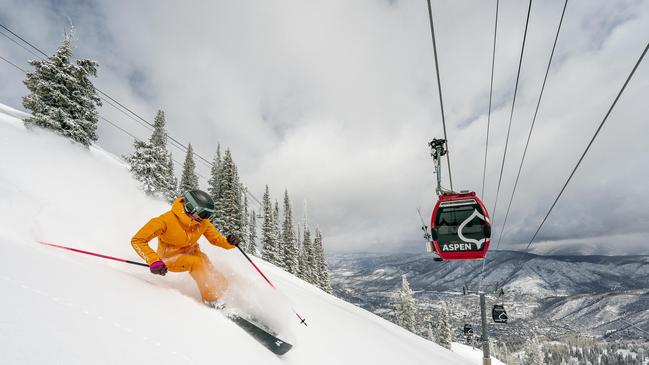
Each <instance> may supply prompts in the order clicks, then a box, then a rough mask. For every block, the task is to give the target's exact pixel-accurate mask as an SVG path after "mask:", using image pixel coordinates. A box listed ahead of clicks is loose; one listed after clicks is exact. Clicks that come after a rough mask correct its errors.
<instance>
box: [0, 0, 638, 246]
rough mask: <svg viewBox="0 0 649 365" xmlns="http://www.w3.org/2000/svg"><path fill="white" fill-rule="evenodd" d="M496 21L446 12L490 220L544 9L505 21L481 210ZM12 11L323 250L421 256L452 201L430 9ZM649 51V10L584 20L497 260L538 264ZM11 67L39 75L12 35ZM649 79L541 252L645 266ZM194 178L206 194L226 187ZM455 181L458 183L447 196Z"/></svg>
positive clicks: (444, 70)
mask: <svg viewBox="0 0 649 365" xmlns="http://www.w3.org/2000/svg"><path fill="white" fill-rule="evenodd" d="M563 4H564V2H563V1H562V0H552V1H543V2H540V1H538V2H534V3H533V4H532V8H531V15H530V22H529V29H528V34H527V41H526V44H525V52H524V56H523V64H522V67H521V76H520V81H519V86H518V93H517V97H516V104H515V108H514V112H513V118H512V127H511V134H510V137H509V144H508V147H507V156H506V159H505V163H504V170H503V178H502V184H501V187H500V191H499V194H498V195H499V200H498V203H497V209H496V212H495V213H496V214H495V216H494V217H493V219H494V222H493V223H494V236H496V237H498V235H499V233H500V231H501V230H502V222H503V218H504V215H505V211H506V207H507V204H508V202H509V197H510V195H511V191H512V187H513V183H514V179H515V177H516V171H517V168H518V165H519V163H520V159H521V155H522V152H523V147H524V144H525V140H526V138H527V134H528V131H529V127H530V124H531V122H532V117H533V115H534V110H535V107H536V103H537V99H538V96H539V92H540V89H541V84H542V82H543V76H544V73H545V69H546V67H547V62H548V59H549V56H550V51H551V49H552V43H553V41H554V36H555V33H556V29H557V26H558V23H559V18H560V15H561V10H562V8H563ZM495 5H496V1H477V0H476V1H466V2H454V1H441V0H433V1H432V9H433V17H434V21H435V30H436V40H437V46H438V57H439V70H440V75H441V88H442V95H443V99H444V110H445V117H446V124H447V137H448V139H449V150H450V160H451V170H452V177H453V184H454V186H453V187H454V188H455V189H456V190H459V189H462V190H464V189H468V190H474V191H476V192H478V194H480V195H481V196H482V197H483V200H484V201H485V203H486V205H487V207H488V208H489V209H490V210H492V209H493V207H494V203H495V197H496V192H497V186H498V180H499V175H500V168H501V164H502V161H503V152H504V148H505V140H506V135H507V126H508V123H509V116H510V113H511V108H512V98H513V93H514V87H515V82H516V71H517V68H518V58H519V55H520V50H521V44H522V39H523V31H524V27H525V17H526V13H527V2H524V1H513V0H503V1H500V8H499V19H498V35H497V39H496V59H495V68H494V85H493V100H492V104H493V108H492V113H491V119H490V135H489V145H488V149H487V173H486V177H485V180H486V184H485V187H484V193H483V192H482V179H483V164H484V161H485V142H486V132H487V114H488V106H489V90H490V77H491V55H492V47H493V27H494V18H495ZM0 8H1V9H2V12H0V22H1V23H2V24H4V25H5V26H7V27H9V28H10V29H12V30H13V31H14V32H16V33H18V34H20V35H21V36H22V37H23V38H25V39H27V40H29V41H30V42H31V43H33V44H35V45H37V46H38V47H39V48H41V49H43V50H44V51H45V52H46V53H48V54H50V53H53V52H54V51H55V50H56V48H57V47H58V45H59V44H60V42H61V40H62V38H63V33H64V31H66V30H67V29H69V25H70V23H72V24H73V25H74V27H75V32H76V33H75V37H76V42H75V54H74V55H75V57H80V58H92V59H95V60H97V61H98V62H99V64H100V67H99V71H98V77H97V78H96V80H95V84H96V86H97V87H99V88H100V89H101V90H103V91H105V92H107V93H109V94H110V95H111V96H112V97H113V98H115V99H117V100H118V101H120V102H121V103H122V104H124V105H126V106H128V107H129V108H130V109H132V110H134V111H136V112H137V113H138V114H139V115H141V116H142V117H144V118H145V119H147V120H149V121H152V119H153V116H154V115H155V112H156V111H157V110H158V109H159V108H161V109H163V110H164V111H165V113H166V116H167V127H168V131H169V134H170V135H172V136H174V138H176V139H178V140H180V141H183V142H184V143H187V142H191V143H192V145H193V146H194V149H195V151H196V152H198V153H199V154H200V155H201V156H203V157H205V158H207V159H208V160H211V159H212V158H213V156H214V154H215V151H216V148H217V145H218V144H220V145H221V146H222V148H223V149H225V148H229V149H230V150H231V152H232V154H233V158H234V160H235V162H236V163H237V165H238V167H239V172H240V175H241V177H242V180H243V182H244V183H245V184H246V185H247V186H248V187H249V189H250V191H251V192H252V194H253V195H255V196H256V197H257V198H261V195H262V194H263V191H264V186H265V185H266V184H268V185H269V187H270V189H271V194H272V196H273V198H275V199H277V200H279V201H281V199H282V197H283V192H284V189H287V190H288V191H289V194H290V196H291V199H292V201H293V205H294V207H295V211H296V212H297V214H296V215H297V216H298V217H301V216H302V215H303V213H304V202H305V201H306V202H307V205H308V218H309V224H311V225H312V228H313V227H314V226H315V225H318V226H319V227H320V229H321V230H322V231H323V234H324V237H325V249H326V250H328V251H330V252H334V251H391V250H407V251H411V252H418V251H421V252H423V251H424V241H423V237H422V235H421V231H420V226H421V223H420V220H419V217H418V215H417V211H416V208H420V209H421V210H422V212H423V214H424V219H425V220H429V219H430V212H431V211H432V207H433V205H434V203H435V201H436V196H435V192H434V190H435V176H434V174H433V162H432V159H431V157H430V151H429V149H428V146H427V142H429V141H430V140H431V139H432V138H434V137H436V138H440V137H443V128H442V118H441V113H440V104H439V96H438V92H437V84H436V79H435V63H434V58H433V50H432V42H431V34H430V27H429V23H428V11H427V4H426V2H425V1H422V0H417V1H394V0H393V1H379V0H373V1H370V0H367V1H363V0H357V1H342V0H340V1H334V0H331V1H321V2H315V1H310V2H305V1H297V0H295V1H289V0H285V1H273V2H269V1H252V0H250V1H234V0H233V1H211V2H197V1H196V2H173V1H138V2H127V1H18V0H0ZM0 30H2V29H0ZM2 32H3V33H7V32H6V31H5V30H2ZM648 35H649V1H647V0H644V1H639V0H635V1H616V2H611V1H574V0H573V1H571V2H569V3H568V6H567V10H566V14H565V18H564V22H563V25H562V30H561V34H560V37H559V40H558V44H557V49H556V52H555V56H554V60H553V64H552V67H551V69H550V74H549V76H548V81H547V85H546V88H545V93H544V97H543V100H542V103H541V106H540V109H539V113H538V117H537V120H536V124H535V127H534V132H533V135H532V139H531V142H530V146H529V150H528V153H527V157H526V162H525V165H524V167H523V170H522V174H521V178H520V181H519V185H518V190H517V193H516V196H515V199H514V201H513V203H512V207H511V212H510V215H509V219H508V223H507V227H506V230H505V233H504V237H503V240H502V242H501V243H500V245H497V246H498V248H500V249H518V250H522V249H524V248H525V246H527V243H528V242H529V239H530V238H531V236H532V234H533V233H534V231H535V230H536V228H537V227H538V225H539V224H540V222H541V219H542V217H543V216H544V215H545V213H546V212H547V210H548V209H549V207H550V205H551V203H552V201H553V200H554V198H555V197H556V195H557V194H558V192H559V190H560V189H561V186H562V185H563V182H564V181H565V180H566V179H567V177H568V175H569V173H570V172H571V170H572V168H573V167H574V166H575V164H576V163H577V160H578V159H579V156H580V154H581V153H582V151H583V150H584V148H585V147H586V145H587V144H588V142H589V140H590V138H591V137H592V135H593V133H594V132H595V129H596V128H597V126H598V125H599V123H600V122H601V121H602V119H603V117H604V115H605V114H606V112H607V110H608V108H609V107H610V105H611V103H612V102H613V100H614V98H615V96H616V95H617V93H618V92H619V90H620V88H621V87H622V84H623V83H624V81H625V80H626V78H627V77H628V75H629V73H630V71H631V69H632V68H633V66H634V65H635V62H636V61H637V59H638V57H639V56H640V54H641V53H642V51H643V49H644V48H645V46H646V44H647V41H648V40H649V37H648ZM0 55H1V56H3V57H4V58H7V59H8V60H11V61H12V62H14V63H16V64H19V65H21V67H25V68H27V67H29V66H28V65H26V60H27V59H29V58H33V57H34V56H33V55H31V54H30V53H28V52H26V51H25V50H24V49H22V48H20V47H18V46H17V45H16V44H15V43H12V42H11V41H9V40H8V39H7V38H6V37H4V36H3V35H0ZM648 63H649V61H647V60H645V61H644V62H643V64H641V65H640V67H639V68H638V70H637V72H636V74H635V76H634V78H633V79H632V80H631V82H630V83H629V85H628V87H627V89H626V91H625V93H624V94H623V95H622V97H621V99H620V100H619V102H618V104H617V106H616V108H615V109H614V110H613V112H612V114H611V115H610V117H609V119H608V121H607V124H606V125H605V127H604V128H603V129H602V131H601V132H600V134H599V136H598V138H597V140H596V141H595V143H594V144H593V146H592V148H591V150H590V152H589V154H588V155H587V156H586V158H585V159H584V161H583V162H582V164H581V166H580V168H579V170H578V171H577V173H576V174H575V176H574V177H573V179H572V181H571V183H570V185H569V186H568V188H567V189H566V191H565V192H564V194H563V197H562V198H561V200H560V201H559V203H558V204H557V206H556V207H555V209H554V211H553V212H552V215H551V216H550V217H549V219H548V221H547V222H546V224H545V226H544V228H543V229H542V230H541V232H540V233H539V235H538V237H537V239H536V241H535V243H534V244H533V245H532V250H533V251H535V252H553V253H556V252H564V253H565V252H586V253H605V254H637V253H644V250H643V248H644V241H645V237H646V235H647V234H648V233H649V224H648V223H649V204H646V199H645V198H643V197H645V196H647V194H648V193H649V184H646V183H645V182H644V181H645V180H646V179H647V178H649V172H647V169H646V166H649V147H648V146H649V144H648V143H647V142H646V140H645V138H644V137H645V135H644V133H643V132H645V133H646V131H647V130H649V123H648V121H647V114H648V112H649V106H648V104H647V103H646V95H647V94H648V93H649V65H648ZM22 79H23V75H21V74H20V73H19V72H17V71H16V70H15V69H14V68H13V67H11V66H9V65H8V64H6V63H5V62H1V63H0V80H2V85H3V87H2V88H0V102H1V103H4V104H7V105H10V106H13V107H15V108H19V109H22V106H21V97H22V96H24V95H25V94H26V93H27V90H26V88H25V87H24V86H23V84H22ZM101 114H102V115H103V116H105V117H106V118H108V119H110V120H111V121H113V122H115V123H117V124H119V125H120V126H121V127H122V128H124V129H126V130H128V131H129V132H130V133H132V134H134V135H136V136H138V137H139V138H141V139H145V138H148V136H149V135H150V131H149V130H147V129H146V128H144V127H142V126H141V125H139V124H137V123H136V122H135V121H133V120H132V119H130V118H128V117H126V116H125V115H124V114H122V113H120V112H119V111H117V110H115V109H114V108H113V107H111V106H110V105H105V106H104V107H103V108H102V111H101ZM99 135H100V139H99V141H98V144H99V145H100V146H102V147H103V148H105V149H107V150H108V151H111V152H113V153H115V154H118V155H122V154H127V153H129V152H131V151H132V138H131V137H129V136H127V135H125V134H124V133H123V132H121V131H119V130H117V129H115V128H113V127H111V126H109V125H107V124H105V123H100V126H99ZM172 152H173V153H174V157H175V159H176V160H178V161H182V160H183V159H184V153H183V152H181V151H179V150H174V149H172ZM197 165H198V166H199V171H198V172H199V173H200V174H201V175H203V176H208V174H209V168H208V167H207V166H205V164H202V163H201V162H198V163H197ZM179 169H180V168H179V167H178V166H176V172H177V174H179ZM447 175H448V174H447V172H446V166H444V172H443V179H444V182H445V185H447V186H448V176H447ZM201 184H202V186H203V187H204V188H205V187H206V181H205V180H204V179H201ZM492 215H494V214H493V212H492ZM492 245H494V246H492V247H495V246H496V242H493V243H492Z"/></svg>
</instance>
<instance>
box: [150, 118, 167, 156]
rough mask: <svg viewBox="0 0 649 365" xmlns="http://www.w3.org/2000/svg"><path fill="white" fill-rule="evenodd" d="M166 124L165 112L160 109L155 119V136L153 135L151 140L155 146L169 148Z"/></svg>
mask: <svg viewBox="0 0 649 365" xmlns="http://www.w3.org/2000/svg"><path fill="white" fill-rule="evenodd" d="M166 124H167V120H166V118H165V112H164V111H162V110H161V109H158V112H157V113H156V115H155V118H153V134H151V138H150V139H149V142H151V144H153V145H154V146H160V147H164V148H167V130H166Z"/></svg>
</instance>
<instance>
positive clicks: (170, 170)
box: [164, 153, 180, 202]
mask: <svg viewBox="0 0 649 365" xmlns="http://www.w3.org/2000/svg"><path fill="white" fill-rule="evenodd" d="M165 172H166V173H167V175H166V176H165V177H166V178H165V179H164V181H165V187H164V196H165V198H166V199H167V201H168V202H173V201H174V200H175V199H176V197H178V195H180V194H179V192H178V180H177V179H176V175H175V174H174V161H173V157H172V156H171V153H167V169H166V171H165Z"/></svg>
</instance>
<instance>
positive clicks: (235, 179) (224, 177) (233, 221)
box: [214, 149, 243, 237]
mask: <svg viewBox="0 0 649 365" xmlns="http://www.w3.org/2000/svg"><path fill="white" fill-rule="evenodd" d="M217 190H218V192H219V193H218V197H219V206H218V208H219V211H220V212H221V214H218V212H217V214H215V217H214V220H215V224H216V227H217V228H218V229H219V230H220V231H221V233H223V234H233V235H236V236H237V237H241V221H242V215H243V212H242V203H241V183H240V182H239V174H238V172H237V167H236V165H235V164H234V160H233V159H232V154H231V153H230V150H229V149H228V150H226V151H225V156H223V161H222V162H221V164H220V173H219V180H218V187H217Z"/></svg>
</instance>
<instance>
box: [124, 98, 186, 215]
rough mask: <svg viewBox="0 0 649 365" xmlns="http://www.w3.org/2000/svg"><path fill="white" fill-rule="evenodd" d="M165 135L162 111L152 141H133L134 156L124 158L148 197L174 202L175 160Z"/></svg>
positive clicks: (157, 116)
mask: <svg viewBox="0 0 649 365" xmlns="http://www.w3.org/2000/svg"><path fill="white" fill-rule="evenodd" d="M166 135H167V132H166V131H165V118H164V112H162V111H161V110H159V111H158V114H157V115H156V117H155V123H154V129H153V133H152V134H151V138H150V139H149V141H148V142H145V141H139V140H136V141H134V143H133V146H134V148H135V152H133V154H132V155H129V156H124V159H125V160H126V161H127V162H128V164H129V168H130V170H131V173H133V175H134V176H135V178H136V179H137V180H138V181H140V183H141V184H142V189H143V190H144V191H145V192H146V193H147V194H148V195H151V196H155V197H158V198H160V199H165V200H167V201H168V202H172V201H173V200H174V199H175V198H176V196H177V193H178V192H177V189H176V177H175V175H174V170H173V160H172V157H171V153H169V152H168V151H167V142H166Z"/></svg>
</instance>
